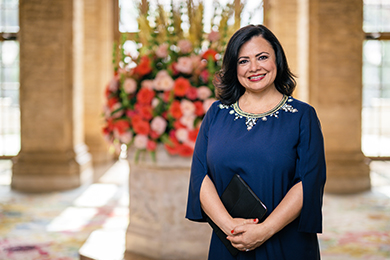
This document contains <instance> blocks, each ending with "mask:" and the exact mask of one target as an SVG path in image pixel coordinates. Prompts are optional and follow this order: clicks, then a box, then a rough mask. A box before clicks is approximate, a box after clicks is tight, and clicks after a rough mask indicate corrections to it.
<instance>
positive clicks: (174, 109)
mask: <svg viewBox="0 0 390 260" xmlns="http://www.w3.org/2000/svg"><path fill="white" fill-rule="evenodd" d="M169 113H170V114H171V116H172V117H173V118H175V119H179V118H180V117H182V116H183V112H181V108H180V101H178V100H175V101H173V102H172V105H171V107H170V108H169Z"/></svg>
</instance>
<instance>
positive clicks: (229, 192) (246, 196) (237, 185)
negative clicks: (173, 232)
mask: <svg viewBox="0 0 390 260" xmlns="http://www.w3.org/2000/svg"><path fill="white" fill-rule="evenodd" d="M221 201H222V203H223V205H224V206H225V208H226V210H227V211H228V212H229V214H230V215H231V216H232V217H233V218H245V219H255V218H258V219H259V221H261V220H262V218H263V217H264V215H265V213H266V212H267V207H266V206H265V205H264V204H263V202H261V200H260V199H259V198H258V197H257V196H256V194H255V193H254V192H253V191H252V190H251V188H250V187H249V186H248V184H246V183H245V181H244V180H243V179H242V178H241V177H240V175H238V174H235V175H234V176H233V178H232V180H231V181H230V183H229V184H228V186H227V187H226V189H225V190H224V192H223V193H222V196H221ZM207 222H208V223H209V224H210V226H211V227H212V228H213V230H214V232H215V234H216V235H217V236H218V237H219V239H221V241H222V242H223V243H224V245H225V246H226V247H227V249H228V250H229V252H230V253H231V254H232V255H233V256H236V255H237V254H238V252H239V250H238V249H237V248H235V247H233V246H232V244H231V243H230V241H229V240H227V239H226V237H227V235H226V234H225V233H224V232H223V231H222V230H221V229H220V228H219V227H218V226H217V225H216V224H215V223H214V222H213V221H212V220H211V219H210V218H209V217H207Z"/></svg>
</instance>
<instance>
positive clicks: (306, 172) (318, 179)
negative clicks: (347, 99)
mask: <svg viewBox="0 0 390 260" xmlns="http://www.w3.org/2000/svg"><path fill="white" fill-rule="evenodd" d="M299 125H300V132H299V144H298V147H297V156H298V158H297V164H296V173H295V176H296V179H299V180H300V181H302V186H303V206H302V210H301V214H300V220H299V228H298V231H300V232H308V233H321V232H322V199H323V193H324V185H325V180H326V166H325V152H324V140H323V135H322V130H321V125H320V122H319V120H318V117H317V114H316V112H315V110H314V108H312V107H311V106H309V107H308V109H305V112H304V114H303V115H302V117H301V121H300V124H299Z"/></svg>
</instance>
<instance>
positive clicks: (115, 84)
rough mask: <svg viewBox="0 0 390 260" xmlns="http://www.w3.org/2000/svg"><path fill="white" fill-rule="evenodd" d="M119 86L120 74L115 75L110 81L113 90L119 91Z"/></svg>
mask: <svg viewBox="0 0 390 260" xmlns="http://www.w3.org/2000/svg"><path fill="white" fill-rule="evenodd" d="M118 88H119V76H118V75H115V76H114V77H113V78H112V79H111V80H110V83H109V84H108V89H109V90H110V91H111V92H115V91H117V90H118Z"/></svg>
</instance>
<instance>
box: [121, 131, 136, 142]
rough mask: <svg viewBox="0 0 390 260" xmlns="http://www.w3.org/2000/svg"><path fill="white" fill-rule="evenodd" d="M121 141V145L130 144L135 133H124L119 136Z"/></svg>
mask: <svg viewBox="0 0 390 260" xmlns="http://www.w3.org/2000/svg"><path fill="white" fill-rule="evenodd" d="M119 140H120V141H121V143H124V144H129V143H130V142H131V140H133V133H132V132H130V131H128V132H126V133H123V134H121V135H119Z"/></svg>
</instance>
